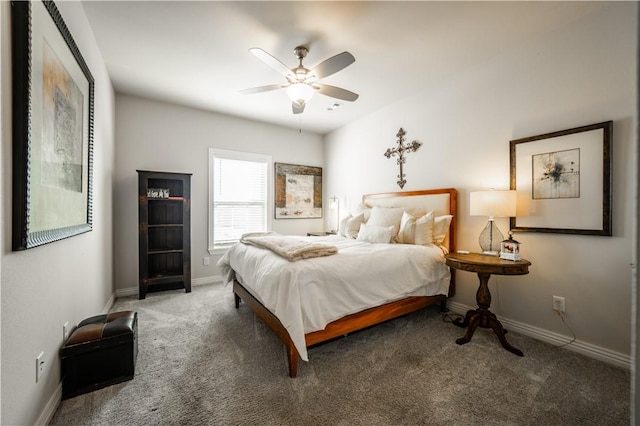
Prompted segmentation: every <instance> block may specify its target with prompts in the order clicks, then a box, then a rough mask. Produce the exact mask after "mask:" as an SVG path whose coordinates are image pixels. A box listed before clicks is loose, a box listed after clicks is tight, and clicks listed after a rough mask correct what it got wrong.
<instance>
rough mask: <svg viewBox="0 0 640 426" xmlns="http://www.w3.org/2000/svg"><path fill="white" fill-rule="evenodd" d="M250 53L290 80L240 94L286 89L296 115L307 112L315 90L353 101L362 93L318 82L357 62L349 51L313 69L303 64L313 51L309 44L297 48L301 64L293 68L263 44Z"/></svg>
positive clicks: (296, 51)
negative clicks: (305, 108)
mask: <svg viewBox="0 0 640 426" xmlns="http://www.w3.org/2000/svg"><path fill="white" fill-rule="evenodd" d="M249 52H251V53H253V54H254V55H255V56H256V57H257V58H258V59H260V60H261V61H262V62H264V63H265V64H267V65H268V66H270V67H271V68H273V69H274V70H276V71H277V72H279V73H280V74H282V75H283V76H285V78H286V79H287V82H286V83H282V84H270V85H268V86H260V87H253V88H251V89H244V90H241V91H240V93H242V94H244V95H249V94H253V93H261V92H268V91H270V90H277V89H286V90H287V95H288V96H289V99H291V108H292V110H293V113H294V114H300V113H302V112H303V111H304V106H305V105H306V103H307V102H309V100H310V99H311V97H312V96H313V94H314V93H315V92H319V93H321V94H323V95H325V96H329V97H331V98H336V99H341V100H343V101H349V102H353V101H355V100H356V99H358V94H356V93H353V92H350V91H349V90H346V89H342V88H340V87H336V86H330V85H328V84H320V83H318V82H317V81H318V80H320V79H322V78H325V77H328V76H330V75H332V74H335V73H337V72H338V71H340V70H342V69H344V68H346V67H348V66H349V65H351V64H352V63H354V62H355V60H356V58H354V57H353V55H352V54H351V53H349V52H342V53H339V54H337V55H335V56H332V57H331V58H329V59H327V60H325V61H323V62H321V63H320V64H318V65H317V66H316V67H314V68H312V69H309V68H306V67H304V66H303V65H302V60H303V59H304V58H305V57H306V56H307V53H309V49H308V48H307V47H305V46H298V47H296V48H295V49H294V50H293V52H294V53H295V55H296V57H297V58H298V60H299V64H298V66H297V67H295V68H291V69H289V68H287V66H286V65H285V64H283V63H282V62H280V61H279V60H277V59H276V58H274V57H273V56H271V55H270V54H269V53H267V52H265V51H264V50H262V49H260V48H259V47H253V48H251V49H249Z"/></svg>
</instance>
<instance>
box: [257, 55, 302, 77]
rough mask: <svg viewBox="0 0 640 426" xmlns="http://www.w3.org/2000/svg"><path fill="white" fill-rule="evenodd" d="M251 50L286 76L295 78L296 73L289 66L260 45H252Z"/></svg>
mask: <svg viewBox="0 0 640 426" xmlns="http://www.w3.org/2000/svg"><path fill="white" fill-rule="evenodd" d="M249 52H251V53H253V54H254V55H255V57H256V58H258V59H260V60H261V61H262V62H264V63H265V64H267V65H269V66H270V67H271V68H273V69H274V70H276V71H278V72H279V73H280V74H282V75H284V76H285V77H294V78H295V75H294V74H293V73H292V72H291V70H290V69H289V68H287V66H286V65H285V64H283V63H282V62H280V61H279V60H277V59H276V58H274V57H273V56H271V55H270V54H268V53H267V52H265V51H264V50H262V49H260V48H259V47H252V48H251V49H249Z"/></svg>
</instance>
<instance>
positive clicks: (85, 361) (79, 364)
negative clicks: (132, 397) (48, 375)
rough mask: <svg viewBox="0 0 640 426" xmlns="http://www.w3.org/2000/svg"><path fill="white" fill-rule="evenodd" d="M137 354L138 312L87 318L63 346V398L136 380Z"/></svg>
mask: <svg viewBox="0 0 640 426" xmlns="http://www.w3.org/2000/svg"><path fill="white" fill-rule="evenodd" d="M137 356H138V313H137V312H134V311H122V312H113V313H110V314H106V315H97V316H94V317H91V318H87V319H85V320H83V321H82V322H80V324H78V327H77V328H76V329H75V330H74V331H73V333H72V334H71V336H69V339H67V341H66V342H65V343H64V345H63V346H62V348H61V349H60V360H61V362H62V398H63V399H66V398H71V397H74V396H77V395H80V394H83V393H87V392H91V391H94V390H96V389H101V388H104V387H106V386H110V385H113V384H116V383H120V382H124V381H126V380H131V379H133V375H134V373H135V367H136V358H137Z"/></svg>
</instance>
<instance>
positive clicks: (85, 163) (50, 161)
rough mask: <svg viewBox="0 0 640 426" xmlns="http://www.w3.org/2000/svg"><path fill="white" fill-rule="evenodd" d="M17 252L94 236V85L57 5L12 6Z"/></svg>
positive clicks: (14, 247)
mask: <svg viewBox="0 0 640 426" xmlns="http://www.w3.org/2000/svg"><path fill="white" fill-rule="evenodd" d="M11 24H12V25H11V26H12V28H11V35H12V74H13V101H12V102H13V104H12V107H13V123H12V124H13V209H12V214H13V236H12V248H13V250H25V249H29V248H33V247H37V246H40V245H43V244H47V243H50V242H53V241H57V240H61V239H63V238H68V237H71V236H74V235H78V234H81V233H84V232H88V231H91V229H92V225H93V222H92V189H93V185H92V179H93V120H94V79H93V76H92V75H91V72H90V71H89V68H88V67H87V64H86V63H85V61H84V59H83V57H82V54H81V53H80V50H79V49H78V46H77V45H76V43H75V41H74V39H73V37H72V36H71V33H70V32H69V29H68V28H67V26H66V24H65V22H64V20H63V19H62V16H61V15H60V12H59V11H58V8H57V7H56V5H55V4H54V3H53V2H52V1H39V0H38V1H28V2H18V1H16V2H11Z"/></svg>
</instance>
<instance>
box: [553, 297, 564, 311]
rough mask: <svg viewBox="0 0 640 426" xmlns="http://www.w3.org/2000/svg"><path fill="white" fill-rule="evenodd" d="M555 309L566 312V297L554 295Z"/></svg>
mask: <svg viewBox="0 0 640 426" xmlns="http://www.w3.org/2000/svg"><path fill="white" fill-rule="evenodd" d="M553 310H554V311H558V312H564V297H560V296H553Z"/></svg>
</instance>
